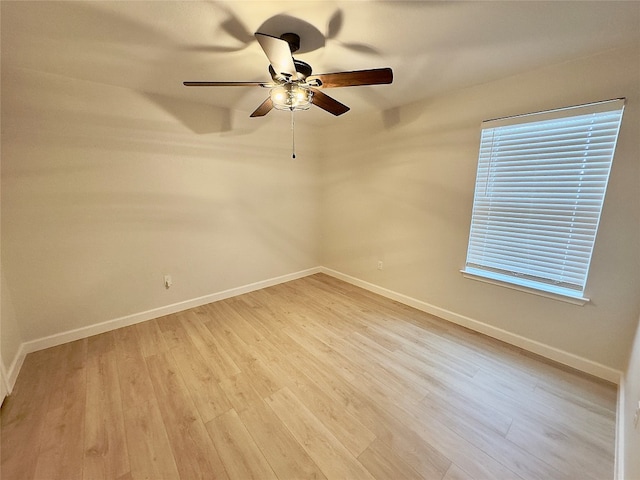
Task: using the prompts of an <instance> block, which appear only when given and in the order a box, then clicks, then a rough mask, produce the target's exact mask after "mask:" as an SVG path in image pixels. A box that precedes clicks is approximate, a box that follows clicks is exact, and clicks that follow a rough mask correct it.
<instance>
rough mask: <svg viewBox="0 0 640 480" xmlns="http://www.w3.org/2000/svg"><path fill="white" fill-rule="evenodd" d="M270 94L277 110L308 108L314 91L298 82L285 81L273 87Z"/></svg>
mask: <svg viewBox="0 0 640 480" xmlns="http://www.w3.org/2000/svg"><path fill="white" fill-rule="evenodd" d="M269 96H270V97H271V101H272V102H273V108H275V109H277V110H291V111H293V110H308V109H309V107H311V99H312V97H313V92H312V91H311V90H309V89H308V88H303V87H301V86H300V85H298V84H296V83H285V84H282V85H279V86H277V87H275V88H272V89H271V91H270V93H269Z"/></svg>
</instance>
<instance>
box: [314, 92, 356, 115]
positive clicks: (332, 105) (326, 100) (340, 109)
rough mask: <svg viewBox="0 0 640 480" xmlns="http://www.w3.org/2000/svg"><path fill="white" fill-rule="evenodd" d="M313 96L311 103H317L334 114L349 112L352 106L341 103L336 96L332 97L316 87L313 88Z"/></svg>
mask: <svg viewBox="0 0 640 480" xmlns="http://www.w3.org/2000/svg"><path fill="white" fill-rule="evenodd" d="M311 91H312V92H313V97H311V103H313V104H314V105H317V106H318V107H320V108H321V109H323V110H326V111H327V112H329V113H332V114H334V115H335V116H336V117H337V116H338V115H342V114H343V113H347V112H348V111H349V110H350V108H349V107H347V106H346V105H344V104H342V103H340V102H339V101H337V100H336V99H334V98H331V97H330V96H329V95H327V94H326V93H323V92H321V91H320V90H318V89H316V88H312V89H311Z"/></svg>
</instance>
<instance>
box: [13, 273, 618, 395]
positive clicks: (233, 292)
mask: <svg viewBox="0 0 640 480" xmlns="http://www.w3.org/2000/svg"><path fill="white" fill-rule="evenodd" d="M315 273H325V274H327V275H330V276H332V277H335V278H338V279H340V280H343V281H345V282H347V283H351V284H353V285H356V286H358V287H362V288H364V289H366V290H369V291H371V292H374V293H377V294H379V295H382V296H383V297H387V298H390V299H392V300H396V301H398V302H400V303H403V304H405V305H408V306H410V307H413V308H416V309H418V310H421V311H423V312H426V313H429V314H431V315H435V316H437V317H440V318H442V319H444V320H448V321H450V322H452V323H455V324H458V325H462V326H464V327H466V328H469V329H471V330H474V331H476V332H480V333H483V334H485V335H488V336H490V337H493V338H496V339H498V340H501V341H503V342H506V343H509V344H511V345H515V346H518V347H520V348H523V349H525V350H527V351H530V352H533V353H536V354H538V355H541V356H543V357H545V358H549V359H551V360H554V361H556V362H558V363H561V364H564V365H567V366H570V367H572V368H575V369H576V370H580V371H582V372H585V373H588V374H590V375H593V376H595V377H598V378H602V379H604V380H607V381H609V382H612V383H615V384H619V383H620V380H621V372H620V371H618V370H615V369H612V368H610V367H607V366H605V365H602V364H600V363H597V362H593V361H591V360H588V359H586V358H583V357H579V356H577V355H574V354H572V353H569V352H565V351H563V350H560V349H557V348H555V347H551V346H549V345H545V344H543V343H540V342H537V341H535V340H531V339H528V338H525V337H522V336H520V335H516V334H514V333H511V332H508V331H506V330H502V329H500V328H497V327H494V326H492V325H487V324H485V323H483V322H480V321H478V320H474V319H472V318H469V317H466V316H463V315H459V314H457V313H454V312H451V311H449V310H445V309H443V308H440V307H436V306H434V305H431V304H428V303H426V302H423V301H421V300H417V299H415V298H412V297H409V296H407V295H403V294H401V293H397V292H394V291H392V290H388V289H386V288H383V287H380V286H378V285H374V284H372V283H369V282H365V281H364V280H360V279H358V278H355V277H352V276H350V275H346V274H343V273H340V272H337V271H335V270H332V269H330V268H326V267H314V268H310V269H307V270H302V271H299V272H294V273H290V274H287V275H282V276H279V277H274V278H270V279H267V280H262V281H259V282H255V283H251V284H248V285H244V286H240V287H235V288H231V289H228V290H224V291H222V292H217V293H213V294H210V295H205V296H202V297H198V298H194V299H191V300H185V301H183V302H178V303H174V304H172V305H166V306H163V307H159V308H154V309H151V310H147V311H145V312H139V313H135V314H132V315H127V316H124V317H120V318H115V319H113V320H108V321H106V322H101V323H97V324H94V325H89V326H87V327H81V328H77V329H74V330H69V331H66V332H61V333H57V334H54V335H50V336H48V337H43V338H39V339H36V340H31V341H28V342H25V343H23V344H22V345H20V348H19V350H18V353H17V354H16V357H15V358H14V360H13V362H12V364H11V365H10V367H9V370H8V372H6V373H7V375H6V377H5V378H6V382H7V388H8V392H9V393H11V390H12V389H13V386H14V385H15V382H16V379H17V378H18V373H19V372H20V368H21V367H22V364H23V363H24V359H25V357H26V356H27V354H29V353H32V352H36V351H38V350H44V349H45V348H50V347H55V346H58V345H62V344H63V343H67V342H72V341H74V340H80V339H82V338H87V337H91V336H93V335H98V334H100V333H105V332H108V331H111V330H116V329H118V328H122V327H127V326H130V325H134V324H136V323H141V322H145V321H147V320H152V319H154V318H158V317H162V316H164V315H170V314H172V313H177V312H181V311H184V310H188V309H190V308H195V307H199V306H201V305H206V304H207V303H212V302H217V301H219V300H224V299H225V298H231V297H235V296H237V295H242V294H244V293H249V292H252V291H255V290H260V289H262V288H266V287H270V286H273V285H278V284H280V283H285V282H289V281H292V280H296V279H298V278H302V277H306V276H309V275H313V274H315Z"/></svg>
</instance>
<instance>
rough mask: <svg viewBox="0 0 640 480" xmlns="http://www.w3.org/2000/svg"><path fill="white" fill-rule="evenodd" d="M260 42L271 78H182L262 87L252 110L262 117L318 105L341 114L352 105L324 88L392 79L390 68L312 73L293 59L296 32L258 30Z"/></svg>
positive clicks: (297, 39) (202, 84)
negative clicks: (264, 93) (260, 99)
mask: <svg viewBox="0 0 640 480" xmlns="http://www.w3.org/2000/svg"><path fill="white" fill-rule="evenodd" d="M255 37H256V39H257V40H258V43H259V44H260V46H261V47H262V50H264V53H265V54H266V56H267V58H268V59H269V63H270V65H269V73H270V74H271V79H272V81H270V82H183V84H184V85H185V86H187V87H253V86H257V87H263V88H268V89H269V90H270V91H269V96H268V97H267V99H266V100H265V101H264V102H262V104H261V105H260V106H259V107H258V108H257V109H256V110H255V111H254V112H253V113H252V114H251V117H263V116H264V115H266V114H267V113H269V112H270V111H271V110H272V109H274V108H275V109H276V110H290V111H291V112H293V111H294V110H307V109H308V108H310V106H311V105H312V104H313V105H316V106H317V107H320V108H321V109H323V110H325V111H327V112H329V113H331V114H333V115H336V116H338V115H342V114H343V113H346V112H348V111H349V107H348V106H346V105H344V104H342V103H340V102H339V101H337V100H335V99H334V98H332V97H330V96H329V95H327V94H325V93H324V92H323V91H322V89H325V88H336V87H351V86H360V85H381V84H389V83H391V82H392V81H393V71H392V70H391V68H375V69H371V70H356V71H353V72H337V73H321V74H315V75H314V74H313V72H312V69H311V66H310V65H309V64H308V63H305V62H303V61H301V60H297V59H294V58H293V57H292V54H293V53H294V52H296V51H297V50H298V49H299V48H300V37H299V36H298V35H297V34H295V33H283V34H282V35H281V36H280V37H274V36H271V35H267V34H264V33H256V34H255Z"/></svg>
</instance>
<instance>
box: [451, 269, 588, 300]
mask: <svg viewBox="0 0 640 480" xmlns="http://www.w3.org/2000/svg"><path fill="white" fill-rule="evenodd" d="M460 273H462V276H464V277H465V278H469V279H471V280H477V281H479V282H485V283H490V284H492V285H498V286H500V287H506V288H510V289H512V290H518V291H519V292H525V293H531V294H533V295H538V296H540V297H546V298H551V299H553V300H559V301H561V302H566V303H571V304H573V305H580V306H583V305H585V304H586V303H589V301H590V300H589V299H588V298H585V297H574V296H569V295H563V294H561V293H556V292H547V291H544V290H537V289H535V288H531V287H526V286H524V285H517V284H515V283H509V282H505V281H502V280H499V279H497V278H491V277H490V276H485V275H482V274H479V273H475V272H470V271H468V270H460Z"/></svg>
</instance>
